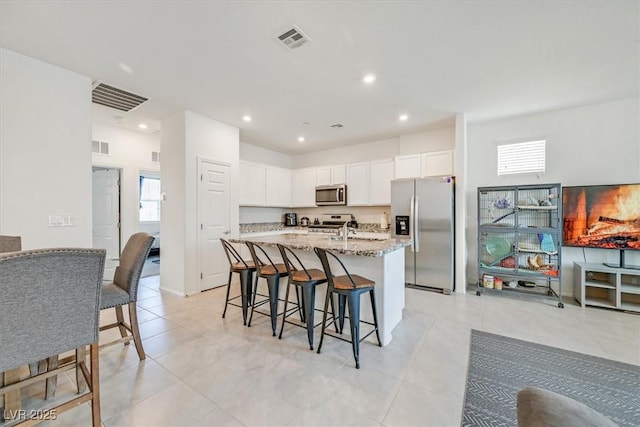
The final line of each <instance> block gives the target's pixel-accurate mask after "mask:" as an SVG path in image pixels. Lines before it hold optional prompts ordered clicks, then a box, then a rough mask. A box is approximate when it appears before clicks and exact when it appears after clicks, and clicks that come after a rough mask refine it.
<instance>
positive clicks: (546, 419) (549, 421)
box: [517, 387, 616, 427]
mask: <svg viewBox="0 0 640 427" xmlns="http://www.w3.org/2000/svg"><path fill="white" fill-rule="evenodd" d="M517 407H518V427H555V426H562V427H616V423H614V422H613V421H611V420H610V419H609V418H607V417H605V416H604V415H602V414H601V413H599V412H597V411H595V410H594V409H591V408H589V407H588V406H587V405H585V404H583V403H580V402H578V401H576V400H573V399H571V398H569V397H567V396H563V395H561V394H558V393H554V392H552V391H549V390H545V389H542V388H537V387H527V388H524V389H522V390H520V391H519V392H518V401H517Z"/></svg>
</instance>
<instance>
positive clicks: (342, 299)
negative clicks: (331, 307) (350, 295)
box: [338, 294, 347, 333]
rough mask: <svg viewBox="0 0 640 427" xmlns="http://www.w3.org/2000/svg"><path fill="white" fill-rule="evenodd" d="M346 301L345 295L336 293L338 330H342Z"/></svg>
mask: <svg viewBox="0 0 640 427" xmlns="http://www.w3.org/2000/svg"><path fill="white" fill-rule="evenodd" d="M346 301H347V297H346V295H340V294H338V319H339V328H338V329H339V332H340V333H342V331H343V330H344V309H345V303H346Z"/></svg>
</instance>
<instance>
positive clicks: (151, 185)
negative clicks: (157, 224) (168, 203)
mask: <svg viewBox="0 0 640 427" xmlns="http://www.w3.org/2000/svg"><path fill="white" fill-rule="evenodd" d="M160 203H161V191H160V178H155V177H149V176H142V175H141V176H140V222H154V221H160Z"/></svg>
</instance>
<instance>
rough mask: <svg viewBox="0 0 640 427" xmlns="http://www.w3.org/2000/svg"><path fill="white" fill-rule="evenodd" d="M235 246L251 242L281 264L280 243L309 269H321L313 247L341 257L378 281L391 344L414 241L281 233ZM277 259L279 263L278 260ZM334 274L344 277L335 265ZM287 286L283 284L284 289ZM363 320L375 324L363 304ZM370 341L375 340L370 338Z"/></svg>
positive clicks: (382, 320)
mask: <svg viewBox="0 0 640 427" xmlns="http://www.w3.org/2000/svg"><path fill="white" fill-rule="evenodd" d="M230 241H231V242H233V243H245V242H246V241H251V242H253V243H257V244H259V245H261V246H263V247H264V248H265V250H267V251H268V253H269V256H270V257H272V259H273V260H274V262H280V260H281V257H280V253H279V251H278V248H277V244H278V243H280V244H282V245H283V246H286V247H289V248H291V249H293V250H294V251H296V255H298V257H300V260H301V261H302V263H304V265H305V267H306V268H319V269H322V265H321V264H320V260H319V259H318V257H317V256H316V255H315V253H314V252H313V248H314V247H319V248H322V249H325V250H329V251H332V252H334V253H336V254H338V256H339V258H340V260H341V261H342V262H343V263H344V265H345V266H346V268H347V269H348V270H349V273H351V274H358V275H360V276H364V277H366V278H368V279H371V280H373V281H375V282H376V287H375V293H376V305H377V311H378V327H379V330H380V339H381V340H382V345H387V344H389V343H390V342H391V339H392V334H391V332H392V331H393V328H395V326H396V325H397V324H398V323H399V322H400V320H401V319H402V310H403V309H404V283H405V281H404V259H405V257H404V248H405V247H406V246H409V245H410V244H411V242H410V241H409V240H408V239H384V240H380V239H372V238H361V239H359V238H357V235H356V237H355V238H352V237H350V238H349V239H348V240H347V241H346V242H344V241H343V240H333V239H332V238H331V236H328V235H326V234H325V235H312V234H280V235H271V236H246V237H241V238H240V239H230ZM276 260H277V261H276ZM332 268H333V269H334V271H333V273H334V274H335V275H341V274H344V273H342V272H341V271H339V270H337V269H338V268H339V266H334V265H333V264H332ZM285 284H286V281H285V280H282V281H281V286H284V285H285ZM325 293H326V285H322V287H321V288H320V289H318V293H317V294H316V308H320V309H322V308H323V306H324V298H325ZM361 310H362V313H361V317H362V319H363V320H367V321H372V320H373V317H372V315H371V310H370V305H369V304H367V303H363V304H362V305H361ZM369 339H372V338H371V337H370V338H369Z"/></svg>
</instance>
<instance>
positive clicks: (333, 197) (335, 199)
mask: <svg viewBox="0 0 640 427" xmlns="http://www.w3.org/2000/svg"><path fill="white" fill-rule="evenodd" d="M346 204H347V185H346V184H338V185H320V186H318V187H316V206H335V205H346Z"/></svg>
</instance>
